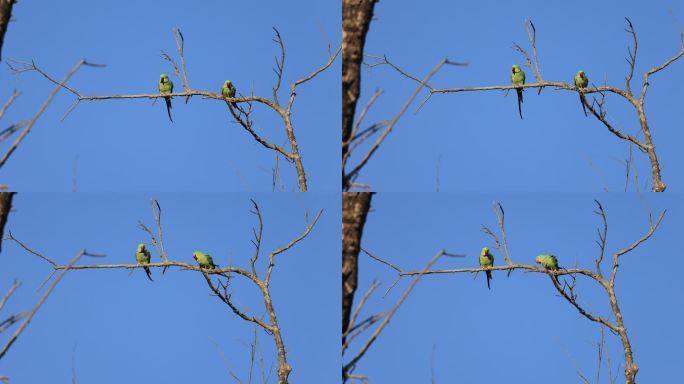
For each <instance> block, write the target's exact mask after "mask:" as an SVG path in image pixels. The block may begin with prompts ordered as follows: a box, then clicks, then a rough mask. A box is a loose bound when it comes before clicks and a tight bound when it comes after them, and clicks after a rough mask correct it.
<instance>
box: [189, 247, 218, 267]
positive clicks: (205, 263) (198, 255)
mask: <svg viewBox="0 0 684 384" xmlns="http://www.w3.org/2000/svg"><path fill="white" fill-rule="evenodd" d="M192 258H193V259H195V261H197V263H199V265H200V267H201V268H206V269H214V268H216V264H214V259H212V258H211V256H209V255H207V254H206V253H202V252H200V251H195V252H193V253H192Z"/></svg>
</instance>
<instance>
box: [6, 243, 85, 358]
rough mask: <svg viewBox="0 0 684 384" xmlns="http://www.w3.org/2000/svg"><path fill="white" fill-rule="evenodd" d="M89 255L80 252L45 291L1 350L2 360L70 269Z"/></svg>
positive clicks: (83, 251)
mask: <svg viewBox="0 0 684 384" xmlns="http://www.w3.org/2000/svg"><path fill="white" fill-rule="evenodd" d="M87 254H88V253H87V252H86V251H85V250H82V251H81V252H79V253H78V255H76V256H75V257H74V258H73V259H71V262H70V263H69V264H68V265H67V266H66V267H65V268H64V270H63V271H62V272H61V273H60V274H59V275H58V276H57V278H55V281H53V282H52V284H51V285H50V287H49V288H48V289H47V290H46V291H45V293H44V294H43V296H42V297H41V298H40V300H38V303H36V305H35V306H34V307H33V309H31V311H30V312H29V314H28V316H26V318H25V319H24V321H23V322H22V323H21V325H20V326H19V328H17V330H16V331H15V332H14V334H13V335H12V336H11V337H10V339H9V340H7V343H6V344H5V346H4V347H3V348H2V350H0V359H2V358H3V357H4V356H5V354H6V353H7V351H8V350H9V349H10V347H11V346H12V344H14V342H15V341H16V340H17V338H18V337H19V335H20V334H21V332H23V331H24V329H25V328H26V326H27V325H28V323H29V322H30V321H31V319H33V316H34V315H35V314H36V312H38V310H39V309H40V307H41V306H42V305H43V303H44V302H45V300H47V298H48V296H50V294H51V293H52V291H53V290H54V289H55V287H56V286H57V283H59V281H60V280H61V279H62V277H63V276H64V274H65V273H66V272H67V271H68V270H69V268H70V267H71V266H73V265H74V264H75V263H76V262H77V261H78V259H80V258H81V256H84V255H87Z"/></svg>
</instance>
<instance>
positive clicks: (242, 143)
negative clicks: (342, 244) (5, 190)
mask: <svg viewBox="0 0 684 384" xmlns="http://www.w3.org/2000/svg"><path fill="white" fill-rule="evenodd" d="M12 16H13V20H14V21H13V22H12V23H11V24H10V26H9V30H8V33H7V36H6V37H5V44H4V47H3V50H2V53H3V57H2V58H3V61H4V62H7V60H8V59H11V58H13V59H19V60H34V61H35V62H36V64H37V65H38V66H40V67H41V68H42V69H43V70H45V71H46V72H48V73H50V74H51V75H52V76H54V77H55V78H59V79H61V78H62V77H63V76H64V75H65V74H66V73H67V72H68V71H69V70H70V69H71V68H72V67H73V66H74V65H75V64H76V63H77V62H78V61H79V60H80V59H81V58H86V59H88V60H89V61H91V62H94V63H105V64H107V67H106V68H81V69H80V70H79V72H77V73H76V75H74V77H73V78H72V81H70V82H69V85H70V86H71V87H73V88H75V89H77V90H79V91H80V92H81V93H82V94H85V95H107V94H134V93H154V92H156V91H157V81H158V78H159V74H160V73H162V72H167V73H169V74H171V73H172V72H173V69H172V67H171V66H170V64H168V62H166V61H165V60H163V59H161V58H160V57H159V53H160V50H164V51H166V52H168V53H170V54H172V55H173V56H174V57H176V58H177V52H176V48H175V45H174V41H173V37H172V34H171V33H172V30H173V29H174V28H175V27H180V28H181V30H182V32H183V35H184V36H185V51H186V62H187V72H188V76H189V78H190V84H191V86H192V87H193V88H195V89H199V90H208V91H213V92H217V91H219V90H220V87H221V84H222V83H223V81H224V80H225V79H230V80H232V81H233V82H234V83H235V84H236V86H237V88H238V91H242V92H245V93H249V90H250V89H251V88H252V87H253V88H254V92H255V94H257V95H263V96H267V97H271V94H272V91H271V87H272V86H273V85H274V82H275V75H274V73H273V70H272V69H273V68H274V66H275V62H274V57H275V56H276V55H279V54H280V52H279V51H278V47H277V45H276V44H275V43H273V42H272V38H273V36H274V33H273V30H272V27H277V28H278V29H279V30H280V33H281V34H282V36H283V39H284V41H285V48H286V59H285V60H286V62H285V77H284V83H283V87H282V88H283V91H284V92H282V93H281V94H280V98H281V100H283V102H284V101H286V100H287V97H288V96H289V85H290V83H291V82H293V81H295V80H297V79H299V78H302V77H304V76H306V75H308V74H310V73H311V72H313V71H314V70H315V69H316V68H318V67H319V66H321V65H322V64H324V63H325V62H326V61H327V57H328V56H327V44H328V42H331V43H332V45H333V49H335V48H337V47H338V46H339V41H340V39H341V38H340V36H341V26H340V25H341V21H340V9H339V6H338V5H336V4H335V3H333V2H319V1H299V2H294V3H292V2H288V3H283V2H278V1H267V2H224V1H207V2H202V5H201V6H198V5H193V6H188V4H187V2H183V1H145V2H135V3H125V4H122V3H114V2H97V3H93V2H89V1H70V2H67V3H56V2H21V3H18V4H17V5H16V6H15V7H14V12H13V15H12ZM172 80H173V81H174V82H175V84H176V90H178V89H182V88H181V86H180V84H181V83H180V81H179V80H178V79H176V78H175V77H172ZM0 84H2V87H0V100H2V103H4V101H5V100H6V99H7V98H8V97H9V95H11V93H12V89H13V88H16V89H19V90H21V91H22V92H23V95H22V96H21V97H20V98H19V99H17V100H16V102H15V104H14V105H13V106H12V108H11V109H10V110H9V111H8V113H7V114H6V115H5V118H4V119H3V127H5V126H9V125H10V124H11V123H12V122H16V121H19V120H24V119H29V118H30V117H32V116H33V115H34V114H35V112H36V111H37V109H38V107H39V106H40V104H41V103H42V102H43V101H44V100H45V99H46V97H47V95H48V94H49V93H50V92H51V91H52V89H53V85H52V84H50V83H49V82H48V81H47V80H45V79H44V78H42V77H41V76H40V75H38V74H37V73H25V74H24V75H22V76H20V77H19V78H17V77H16V76H14V74H13V73H12V72H11V71H10V70H9V69H8V67H7V66H6V65H3V68H2V69H0ZM339 89H340V60H339V58H338V60H337V61H336V62H335V63H334V65H333V66H332V67H331V68H330V69H329V70H328V71H327V72H324V73H323V74H321V75H320V77H318V78H316V79H315V80H314V81H311V82H310V83H308V84H305V85H302V86H300V87H299V88H298V92H297V100H296V101H295V105H294V108H293V112H292V116H293V124H294V126H295V130H296V135H297V138H298V142H299V147H300V150H301V155H302V158H303V161H304V167H305V169H306V172H307V175H308V178H309V184H310V187H309V189H310V190H312V191H326V190H327V191H332V190H338V189H339V176H338V175H339V174H338V173H334V172H330V170H331V169H339V163H340V156H339V148H340V135H339V125H340V120H339V119H340V117H339V116H340V112H339V111H340V102H341V101H340V91H339ZM73 102H74V97H73V95H71V94H69V93H68V92H60V94H58V96H57V97H56V99H55V100H54V101H53V103H52V104H51V105H50V106H49V108H48V110H47V111H46V112H45V114H44V115H43V116H42V117H41V118H40V120H39V121H38V123H37V124H36V125H35V126H34V128H33V130H32V131H31V133H30V134H29V136H28V137H27V138H26V140H25V141H24V142H23V144H22V145H21V146H20V148H19V149H18V150H17V152H16V153H15V154H14V155H13V157H12V158H11V159H10V161H9V162H8V163H7V164H6V166H5V167H3V169H2V171H0V179H1V180H2V183H3V184H7V185H9V186H10V188H11V189H13V190H18V191H40V192H42V191H70V190H72V179H73V176H74V172H73V169H74V162H76V163H77V166H76V168H77V171H76V175H77V184H78V190H80V191H168V192H175V191H191V192H192V191H210V192H212V191H270V190H271V168H272V167H273V166H274V164H275V156H274V153H273V152H272V151H270V150H267V149H265V148H263V147H262V146H260V145H258V144H256V142H255V141H254V140H253V139H252V138H251V136H249V135H248V134H247V133H246V132H245V131H244V130H243V129H242V128H241V127H239V126H237V125H236V124H234V123H232V120H231V119H229V113H228V111H227V109H226V107H225V105H223V103H222V102H218V101H216V100H202V99H201V98H194V99H193V100H192V101H191V102H190V103H189V104H187V105H186V104H184V103H183V102H182V101H181V100H174V102H173V105H174V108H173V111H172V113H173V117H174V123H173V124H171V123H170V122H169V120H168V118H167V116H166V110H165V107H164V103H163V102H157V103H156V104H154V105H152V101H151V100H147V99H144V100H143V99H138V100H114V101H104V102H88V103H81V105H79V106H78V107H77V108H76V109H75V110H74V111H73V112H72V113H71V114H70V115H69V116H68V117H67V119H66V120H64V121H63V122H61V121H60V119H61V118H62V116H63V115H64V113H65V112H66V111H67V110H68V109H69V108H70V107H71V105H72V104H73ZM255 110H256V112H255V114H256V115H255V120H256V125H257V127H258V130H259V132H262V134H263V136H266V137H268V138H270V139H271V140H272V141H273V142H275V143H276V144H280V145H283V144H286V137H285V134H284V131H283V128H282V124H281V122H280V120H279V118H277V115H276V114H275V113H273V112H272V111H271V110H267V109H265V108H263V107H262V106H257V105H255ZM7 146H9V143H7V142H5V143H2V145H1V148H2V151H3V152H4V151H5V150H6V147H7ZM281 160H282V159H281ZM281 170H282V174H283V179H284V184H285V190H286V191H292V190H297V182H296V174H295V172H294V168H293V167H291V166H289V164H283V162H282V161H281ZM200 171H201V172H200Z"/></svg>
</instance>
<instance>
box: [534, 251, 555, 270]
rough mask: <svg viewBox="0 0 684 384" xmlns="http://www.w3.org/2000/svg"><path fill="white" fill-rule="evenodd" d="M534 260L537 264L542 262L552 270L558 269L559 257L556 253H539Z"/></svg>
mask: <svg viewBox="0 0 684 384" xmlns="http://www.w3.org/2000/svg"><path fill="white" fill-rule="evenodd" d="M534 261H535V262H536V263H537V264H541V265H542V266H543V267H544V268H546V269H550V270H552V271H557V270H558V268H559V267H558V259H556V256H554V255H539V256H537V258H536V259H534Z"/></svg>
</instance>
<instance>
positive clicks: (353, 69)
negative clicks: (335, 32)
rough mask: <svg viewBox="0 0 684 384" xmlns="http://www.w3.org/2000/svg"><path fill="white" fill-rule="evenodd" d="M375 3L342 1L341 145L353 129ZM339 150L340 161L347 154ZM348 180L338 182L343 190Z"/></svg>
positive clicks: (366, 0)
mask: <svg viewBox="0 0 684 384" xmlns="http://www.w3.org/2000/svg"><path fill="white" fill-rule="evenodd" d="M376 1H377V0H342V142H343V143H346V142H347V141H348V140H349V138H350V136H351V132H352V127H353V125H354V114H355V113H356V102H357V101H358V99H359V94H360V93H361V62H362V60H363V46H364V44H365V43H366V34H367V33H368V27H369V26H370V22H371V19H372V18H373V8H374V7H375V3H376ZM347 150H348V148H347V146H346V145H343V146H342V157H344V156H345V154H346V153H347ZM347 183H348V180H342V186H343V187H346V185H347Z"/></svg>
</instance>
